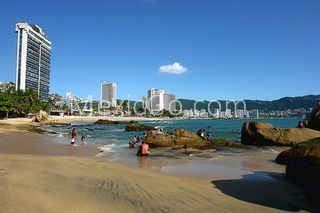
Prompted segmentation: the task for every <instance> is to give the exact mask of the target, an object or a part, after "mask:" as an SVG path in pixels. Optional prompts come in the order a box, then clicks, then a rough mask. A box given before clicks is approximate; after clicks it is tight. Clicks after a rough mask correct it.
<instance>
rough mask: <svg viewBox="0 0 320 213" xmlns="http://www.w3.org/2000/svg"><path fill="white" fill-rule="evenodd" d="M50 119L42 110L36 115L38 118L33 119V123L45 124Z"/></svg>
mask: <svg viewBox="0 0 320 213" xmlns="http://www.w3.org/2000/svg"><path fill="white" fill-rule="evenodd" d="M48 118H49V116H48V113H47V112H45V111H42V110H40V111H39V112H38V113H37V114H36V116H35V117H34V118H33V119H32V121H33V122H37V123H45V122H46V121H47V120H48Z"/></svg>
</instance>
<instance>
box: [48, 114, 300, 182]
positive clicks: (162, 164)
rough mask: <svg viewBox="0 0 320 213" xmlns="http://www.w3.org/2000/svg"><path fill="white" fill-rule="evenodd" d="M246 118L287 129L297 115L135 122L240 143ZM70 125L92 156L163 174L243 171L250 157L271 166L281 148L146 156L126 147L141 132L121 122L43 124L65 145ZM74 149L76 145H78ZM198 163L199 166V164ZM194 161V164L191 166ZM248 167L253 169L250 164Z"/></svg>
mask: <svg viewBox="0 0 320 213" xmlns="http://www.w3.org/2000/svg"><path fill="white" fill-rule="evenodd" d="M246 121H261V122H268V123H271V124H272V125H274V126H275V127H280V128H290V127H296V125H297V123H298V121H299V118H282V119H228V120H213V119H199V120H193V119H192V120H162V121H139V123H143V124H147V125H150V126H154V127H157V128H162V129H163V130H164V131H165V132H171V131H173V130H174V129H176V128H183V129H186V130H188V131H191V132H194V133H196V132H197V131H198V130H199V129H205V130H206V131H209V132H210V133H211V135H212V137H214V138H225V139H228V140H232V141H234V142H237V143H240V137H241V135H240V134H241V127H242V124H243V123H244V122H246ZM72 128H76V129H77V131H78V134H79V136H78V144H80V143H81V141H80V139H81V131H82V130H84V131H85V135H86V139H85V141H86V144H85V145H84V146H90V147H95V148H96V149H97V155H96V157H98V158H102V159H107V160H110V161H117V162H121V163H126V164H130V165H135V166H140V167H144V168H155V169H160V170H162V171H164V172H167V173H172V171H175V173H179V169H181V172H180V173H182V174H184V173H185V172H186V171H188V170H191V169H192V173H199V174H202V173H206V174H211V173H212V172H214V173H215V175H217V171H219V172H220V173H221V171H224V170H223V169H221V168H222V167H224V168H225V172H226V171H227V172H228V171H229V170H228V169H226V168H229V169H230V168H231V170H232V171H237V170H239V171H240V170H241V171H243V169H244V168H245V170H250V166H251V167H252V165H251V163H250V159H251V158H254V159H253V160H254V161H255V162H258V163H263V165H264V166H266V167H269V166H271V167H272V165H270V162H269V161H270V159H272V158H274V156H276V155H277V154H278V153H279V152H280V151H282V150H283V148H281V147H251V148H250V149H249V150H248V149H245V150H242V149H235V148H221V149H219V150H207V151H197V150H194V151H185V150H178V151H177V150H172V149H170V148H157V149H151V155H150V156H149V157H148V158H147V159H146V158H139V157H137V156H136V152H137V148H135V149H130V148H129V147H128V142H129V141H130V140H131V139H132V137H133V136H139V137H141V136H142V134H143V132H127V131H125V125H121V124H117V125H110V124H107V125H106V124H93V122H88V121H82V122H73V123H72V125H71V126H48V127H47V129H49V130H51V131H54V132H57V133H58V134H57V135H56V138H57V140H56V141H57V143H60V144H65V145H67V144H70V141H71V139H70V136H69V135H68V134H69V132H70V131H71V130H72ZM75 148H80V146H79V147H75ZM251 161H252V159H251ZM199 163H200V165H201V166H199ZM272 163H273V162H272ZM195 164H197V165H198V166H195ZM178 165H180V166H178ZM212 165H214V168H216V169H217V168H219V169H218V170H214V169H212V168H213V166H212ZM226 165H229V167H228V166H227V167H226ZM220 167H221V168H220ZM184 168H187V169H184ZM208 168H211V170H210V171H211V173H210V172H209V173H208ZM252 170H254V169H253V167H252ZM225 172H222V173H221V175H222V176H223V175H224V174H225ZM246 172H247V171H246ZM220 173H218V174H220Z"/></svg>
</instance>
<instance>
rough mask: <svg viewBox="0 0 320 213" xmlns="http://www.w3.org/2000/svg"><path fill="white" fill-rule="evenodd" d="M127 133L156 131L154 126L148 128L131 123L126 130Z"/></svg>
mask: <svg viewBox="0 0 320 213" xmlns="http://www.w3.org/2000/svg"><path fill="white" fill-rule="evenodd" d="M125 130H126V131H152V130H156V129H155V128H154V127H153V126H148V125H145V124H138V123H136V122H135V123H130V124H128V125H127V126H126V128H125Z"/></svg>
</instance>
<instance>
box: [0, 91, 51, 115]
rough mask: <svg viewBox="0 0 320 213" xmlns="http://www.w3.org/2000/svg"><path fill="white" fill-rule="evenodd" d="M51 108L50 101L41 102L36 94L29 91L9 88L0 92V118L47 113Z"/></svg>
mask: <svg viewBox="0 0 320 213" xmlns="http://www.w3.org/2000/svg"><path fill="white" fill-rule="evenodd" d="M52 106H53V104H52V102H51V101H48V102H44V101H41V100H40V99H39V97H38V94H37V93H36V92H35V91H34V90H31V89H27V90H26V91H22V90H15V88H14V87H11V88H9V89H7V90H5V91H1V92H0V117H6V116H8V117H10V118H13V117H26V116H27V115H28V114H29V113H32V114H35V113H37V112H39V111H40V110H44V111H48V110H49V109H50V108H52Z"/></svg>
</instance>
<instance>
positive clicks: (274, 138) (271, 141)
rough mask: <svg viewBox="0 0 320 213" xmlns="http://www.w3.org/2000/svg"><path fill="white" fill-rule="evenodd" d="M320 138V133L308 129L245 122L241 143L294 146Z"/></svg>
mask: <svg viewBox="0 0 320 213" xmlns="http://www.w3.org/2000/svg"><path fill="white" fill-rule="evenodd" d="M317 137H320V131H315V130H312V129H308V128H286V129H283V128H275V127H273V126H272V125H271V124H269V123H263V122H245V123H244V124H243V126H242V130H241V143H243V144H247V145H261V146H293V145H295V144H299V143H302V142H305V141H307V140H310V139H313V138H317Z"/></svg>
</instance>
